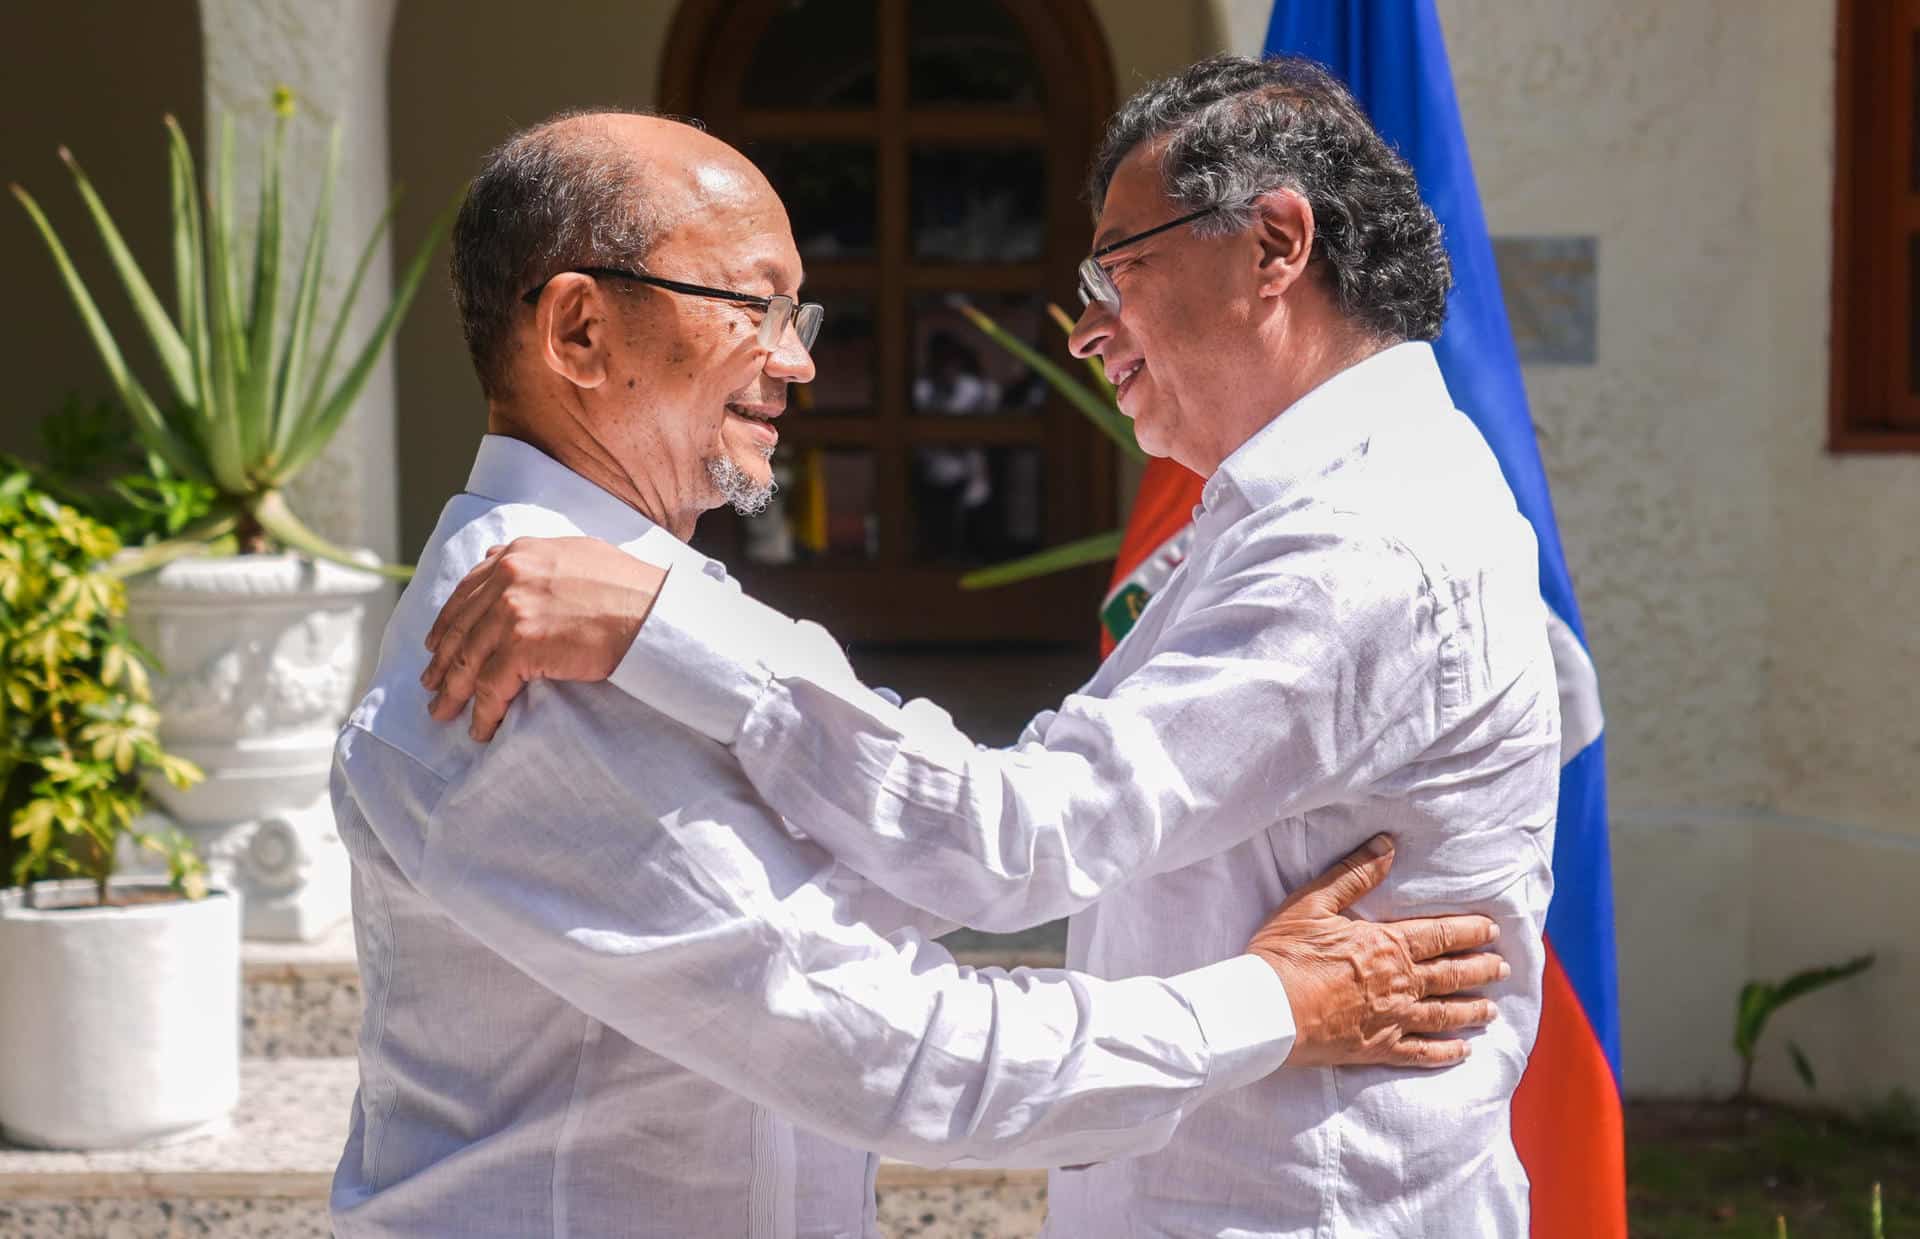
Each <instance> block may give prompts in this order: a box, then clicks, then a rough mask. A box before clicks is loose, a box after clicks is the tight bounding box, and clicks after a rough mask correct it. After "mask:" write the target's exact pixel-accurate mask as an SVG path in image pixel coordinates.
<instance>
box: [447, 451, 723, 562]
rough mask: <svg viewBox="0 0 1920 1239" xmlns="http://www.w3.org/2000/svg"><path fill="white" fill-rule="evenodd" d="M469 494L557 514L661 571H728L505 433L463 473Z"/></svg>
mask: <svg viewBox="0 0 1920 1239" xmlns="http://www.w3.org/2000/svg"><path fill="white" fill-rule="evenodd" d="M467 493H468V494H472V495H478V496H479V497H481V498H482V499H491V500H493V501H494V502H495V503H524V504H527V505H529V506H531V507H536V508H545V509H546V510H547V511H549V512H558V513H560V514H561V515H562V516H564V517H566V518H567V519H568V520H570V521H572V522H573V523H574V524H575V525H577V526H579V528H580V532H582V533H584V534H586V535H588V536H589V537H594V538H599V539H600V540H601V541H603V542H611V543H614V544H615V545H617V546H619V547H621V548H623V549H625V550H627V551H629V552H631V553H633V554H636V555H639V556H640V557H641V558H642V559H645V560H647V561H648V562H649V563H652V564H656V565H658V566H660V567H674V566H676V565H679V564H686V565H688V566H689V567H692V568H696V569H698V570H699V571H701V572H704V573H706V574H707V575H708V576H712V577H724V576H725V575H726V569H725V568H723V567H722V566H721V565H720V564H719V563H717V562H715V561H714V560H711V559H708V558H707V557H706V556H705V555H702V554H701V553H700V552H699V551H696V550H694V549H693V548H692V547H690V546H688V545H687V544H686V543H684V542H682V541H681V540H680V539H678V538H676V537H674V536H673V535H672V534H671V533H669V532H668V531H667V530H665V529H663V528H661V527H660V526H659V525H656V524H655V523H654V522H653V521H651V520H648V519H647V518H646V517H645V516H644V515H642V514H641V513H640V512H638V511H636V510H635V509H634V508H632V507H630V506H629V505H627V504H625V503H622V502H621V501H620V500H618V499H616V498H614V497H613V496H612V495H611V494H609V493H608V492H606V491H604V490H602V489H601V488H600V487H599V486H597V485H595V484H594V483H592V482H589V481H588V480H587V479H586V478H584V477H581V476H580V475H579V474H577V473H575V472H574V471H573V470H571V469H569V468H567V467H566V466H565V465H563V464H561V463H560V462H559V461H557V460H555V459H554V458H553V457H551V456H549V455H547V454H546V453H545V452H543V451H541V450H540V449H539V448H537V447H534V446H533V445H532V444H530V443H526V442H523V441H522V440H519V439H512V438H508V437H507V436H506V435H491V434H490V435H487V436H485V437H484V438H482V439H481V440H480V450H479V452H478V453H476V454H475V456H474V458H473V470H472V472H470V473H469V474H468V475H467Z"/></svg>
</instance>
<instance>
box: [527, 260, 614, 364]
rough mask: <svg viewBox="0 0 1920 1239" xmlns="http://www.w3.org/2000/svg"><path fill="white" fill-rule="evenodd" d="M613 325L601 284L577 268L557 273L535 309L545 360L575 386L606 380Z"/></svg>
mask: <svg viewBox="0 0 1920 1239" xmlns="http://www.w3.org/2000/svg"><path fill="white" fill-rule="evenodd" d="M611 327H612V324H611V323H609V322H608V321H607V307H606V301H605V298H604V297H603V295H602V293H601V290H600V286H599V285H598V284H596V283H595V282H594V280H593V277H592V276H587V275H580V274H577V273H574V272H568V273H566V274H564V275H556V276H554V277H553V279H552V280H551V281H549V282H548V284H547V286H546V288H545V289H544V290H542V291H541V294H540V304H539V306H538V307H536V308H535V310H534V330H535V331H536V332H538V333H539V344H540V357H541V360H543V361H545V362H546V363H547V368H548V369H549V370H552V371H553V372H554V373H555V374H557V375H559V376H560V377H561V378H563V379H565V380H567V382H569V383H572V384H573V385H574V386H575V387H584V388H594V387H598V386H600V384H602V383H604V382H606V380H607V344H608V341H609V337H610V331H611Z"/></svg>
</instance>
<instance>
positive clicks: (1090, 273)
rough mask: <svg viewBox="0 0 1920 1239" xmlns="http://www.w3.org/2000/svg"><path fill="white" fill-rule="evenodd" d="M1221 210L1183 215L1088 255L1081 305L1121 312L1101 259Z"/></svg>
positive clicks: (1117, 291) (1082, 270)
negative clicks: (1096, 304) (1102, 307)
mask: <svg viewBox="0 0 1920 1239" xmlns="http://www.w3.org/2000/svg"><path fill="white" fill-rule="evenodd" d="M1219 209H1220V208H1218V207H1202V208H1201V209H1200V210H1198V211H1195V212H1193V213H1192V214H1191V215H1182V216H1181V217H1180V218H1179V219H1175V220H1169V221H1167V222H1166V223H1164V224H1161V225H1159V226H1158V227H1155V228H1149V229H1147V230H1146V231H1145V232H1136V233H1134V234H1133V235H1132V236H1130V237H1122V238H1120V239H1119V240H1118V241H1114V242H1112V243H1111V244H1108V245H1103V246H1101V247H1100V248H1099V249H1097V250H1095V251H1093V253H1091V254H1089V255H1087V256H1086V257H1085V258H1083V259H1082V260H1081V261H1080V304H1081V305H1082V306H1089V305H1092V304H1093V303H1094V302H1096V301H1097V302H1099V303H1100V304H1101V305H1102V306H1104V307H1105V308H1106V310H1107V312H1108V313H1109V314H1118V313H1119V312H1120V288H1119V286H1118V285H1116V284H1115V283H1114V282H1113V277H1112V276H1111V275H1108V274H1107V269H1106V268H1105V267H1103V266H1101V265H1100V260H1101V259H1102V258H1105V257H1106V256H1107V255H1108V254H1111V253H1113V251H1115V250H1117V249H1123V248H1125V247H1126V246H1129V245H1132V244H1133V243H1134V242H1136V241H1144V240H1146V239H1147V238H1148V237H1152V236H1158V235H1159V234H1161V233H1163V232H1166V231H1168V230H1169V229H1173V228H1178V227H1179V226H1180V225H1182V224H1191V223H1192V222H1193V221H1194V220H1196V219H1199V218H1200V217H1201V216H1203V215H1211V214H1213V213H1214V212H1215V211H1217V210H1219Z"/></svg>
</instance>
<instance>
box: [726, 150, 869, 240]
mask: <svg viewBox="0 0 1920 1239" xmlns="http://www.w3.org/2000/svg"><path fill="white" fill-rule="evenodd" d="M746 153H747V158H749V159H751V160H753V162H754V163H755V164H757V165H758V166H759V168H760V170H761V171H762V172H764V173H766V174H767V180H768V181H770V182H772V183H773V188H774V192H776V193H778V194H779V195H780V198H781V201H783V202H785V203H786V205H787V217H788V218H789V219H791V220H792V221H793V239H794V241H795V242H796V243H798V245H799V246H800V256H801V257H802V258H806V259H826V260H831V259H835V258H871V257H873V238H874V184H875V163H874V152H873V147H871V146H863V145H860V144H857V143H835V142H754V143H751V144H750V145H748V147H747V148H746Z"/></svg>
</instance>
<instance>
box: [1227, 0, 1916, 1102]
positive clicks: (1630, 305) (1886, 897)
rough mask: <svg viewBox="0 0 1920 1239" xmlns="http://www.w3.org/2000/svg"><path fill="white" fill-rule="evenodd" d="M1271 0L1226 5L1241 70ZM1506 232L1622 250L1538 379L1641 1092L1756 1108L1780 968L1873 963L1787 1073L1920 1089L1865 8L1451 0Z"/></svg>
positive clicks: (1903, 542)
mask: <svg viewBox="0 0 1920 1239" xmlns="http://www.w3.org/2000/svg"><path fill="white" fill-rule="evenodd" d="M1268 9H1269V5H1268V4H1266V3H1265V2H1264V0H1225V2H1224V3H1221V4H1219V6H1218V12H1219V14H1220V17H1219V23H1220V27H1221V28H1222V29H1223V30H1225V31H1227V32H1229V35H1230V37H1231V39H1232V40H1233V42H1232V43H1231V45H1232V46H1234V47H1235V48H1236V50H1250V49H1251V48H1253V47H1255V46H1257V44H1258V41H1259V39H1260V37H1261V35H1262V34H1263V33H1264V23H1265V14H1266V12H1267V11H1268ZM1439 9H1440V14H1441V19H1442V23H1443V25H1444V27H1445V29H1446V33H1447V38H1448V44H1449V52H1450V54H1451V58H1452V64H1453V70H1454V77H1455V82H1456V87H1457V89H1458V92H1459V96H1460V103H1461V108H1462V112H1463V115H1464V119H1465V122H1466V125H1467V130H1468V136H1469V139H1470V141H1471V143H1472V147H1473V153H1474V161H1475V167H1476V172H1477V175H1478V179H1479V185H1480V191H1481V195H1482V198H1483V199H1484V202H1485V206H1486V212H1487V218H1488V223H1489V226H1490V228H1491V229H1492V231H1493V232H1494V233H1495V234H1496V235H1503V234H1504V235H1587V236H1593V237H1596V238H1597V239H1598V253H1599V263H1598V305H1599V316H1598V323H1599V327H1598V361H1597V363H1596V364H1594V365H1591V366H1578V367H1573V366H1564V367H1562V366H1531V367H1529V368H1528V370H1527V374H1526V380H1527V389H1528V393H1529V396H1530V397H1531V400H1532V405H1533V413H1534V417H1535V420H1536V423H1537V426H1538V430H1539V434H1540V440H1541V450H1542V455H1543V457H1544V459H1545V462H1546V466H1547V472H1548V476H1549V478H1550V480H1551V483H1552V486H1553V492H1554V498H1555V502H1556V505H1557V507H1558V514H1559V520H1560V528H1561V533H1562V536H1563V539H1564V541H1565V543H1566V548H1567V555H1568V559H1569V561H1570V563H1571V566H1572V569H1573V573H1574V579H1575V584H1576V586H1577V587H1578V590H1579V595H1580V599H1581V605H1582V609H1583V611H1584V612H1585V618H1586V622H1587V629H1588V632H1589V635H1590V638H1591V643H1592V646H1593V652H1594V658H1595V662H1596V663H1597V664H1598V666H1599V669H1600V675H1601V686H1602V690H1603V692H1604V694H1605V697H1606V703H1607V714H1608V723H1609V726H1608V736H1609V761H1610V775H1611V778H1610V790H1611V795H1612V799H1613V823H1612V827H1613V846H1614V870H1615V890H1616V897H1617V900H1618V910H1619V916H1618V924H1619V947H1620V960H1621V979H1622V1010H1623V1018H1624V1022H1625V1072H1626V1085H1627V1087H1628V1089H1629V1091H1632V1092H1637V1093H1672V1092H1693V1091H1699V1090H1701V1089H1707V1090H1720V1089H1725V1088H1729V1087H1731V1085H1732V1083H1733V1079H1734V1073H1735V1064H1734V1061H1733V1056H1732V1054H1731V1052H1730V1051H1729V1050H1728V1048H1727V1046H1728V1042H1729V1040H1730V1035H1731V1026H1732V1012H1733V1006H1734V999H1735V996H1736V994H1737V993H1738V990H1739V987H1740V985H1741V984H1742V982H1743V981H1745V980H1746V979H1747V978H1748V977H1752V976H1760V977H1777V976H1780V975H1783V974H1785V973H1787V972H1790V971H1793V970H1795V969H1798V968H1802V967H1807V966H1810V965H1813V964H1818V963H1825V962H1831V961H1836V960H1839V959H1842V958H1845V957H1848V956H1850V955H1853V954H1856V953H1859V952H1862V951H1868V950H1875V951H1878V952H1879V954H1880V962H1879V964H1878V966H1877V967H1876V969H1875V970H1874V971H1873V972H1872V973H1870V974H1869V975H1868V976H1867V977H1864V978H1862V979H1861V980H1859V981H1857V982H1854V983H1852V984H1850V985H1849V986H1847V987H1846V988H1845V989H1842V990H1837V991H1832V992H1829V993H1827V994H1823V995H1820V996H1818V997H1816V998H1813V999H1809V1000H1808V1001H1807V1003H1805V1004H1804V1005H1803V1006H1801V1007H1799V1008H1796V1009H1791V1010H1789V1012H1787V1013H1786V1014H1785V1015H1783V1016H1782V1017H1781V1018H1780V1019H1779V1021H1778V1022H1777V1024H1776V1025H1775V1028H1774V1030H1773V1031H1772V1032H1770V1033H1769V1041H1768V1042H1767V1043H1766V1044H1765V1045H1764V1046H1763V1053H1762V1067H1761V1073H1760V1079H1761V1083H1762V1086H1763V1087H1765V1088H1769V1089H1772V1090H1775V1091H1777V1092H1780V1093H1782V1094H1783V1095H1788V1096H1793V1095H1798V1094H1800V1091H1801V1090H1800V1086H1799V1084H1798V1083H1797V1082H1795V1081H1794V1079H1793V1077H1792V1075H1791V1072H1790V1070H1789V1069H1788V1067H1787V1060H1786V1056H1785V1054H1784V1051H1783V1049H1782V1045H1783V1043H1784V1042H1785V1041H1786V1040H1787V1039H1789V1038H1792V1039H1795V1040H1799V1041H1801V1042H1802V1043H1803V1044H1804V1045H1805V1046H1806V1048H1807V1050H1808V1052H1809V1053H1810V1055H1811V1056H1812V1057H1813V1059H1814V1061H1815V1063H1816V1065H1817V1066H1818V1067H1819V1068H1820V1069H1821V1078H1822V1094H1823V1095H1824V1096H1828V1097H1849V1096H1853V1097H1857V1096H1872V1095H1877V1094H1879V1093H1882V1092H1884V1091H1885V1090H1886V1089H1887V1088H1889V1087H1891V1086H1893V1085H1896V1084H1904V1085H1905V1086H1906V1087H1908V1088H1909V1089H1913V1088H1920V1050H1916V1049H1915V1048H1914V1046H1913V1044H1912V1042H1911V1039H1910V1038H1909V1037H1907V1036H1906V1035H1905V1033H1904V1031H1903V1030H1904V1028H1905V1026H1906V1023H1907V1020H1908V1018H1909V1017H1910V1016H1911V1014H1912V1012H1913V1011H1914V1010H1916V1009H1920V958H1916V956H1920V950H1917V949H1916V948H1917V947H1920V902H1916V900H1915V899H1914V898H1913V895H1912V892H1914V891H1916V890H1920V812H1917V811H1916V804H1920V762H1916V761H1915V756H1916V752H1920V716H1917V715H1916V712H1915V711H1914V710H1912V709H1910V708H1909V707H1908V704H1907V701H1908V697H1909V695H1910V694H1909V692H1908V691H1907V690H1906V687H1905V686H1906V685H1907V684H1908V683H1910V682H1911V681H1912V680H1913V678H1914V677H1915V674H1916V672H1920V626H1916V625H1915V624H1914V623H1913V621H1912V616H1913V615H1914V613H1915V610H1916V607H1917V606H1920V541H1917V540H1916V537H1915V531H1916V530H1920V459H1915V458H1914V457H1910V456H1907V457H1882V458H1868V457H1860V456H1845V457H1835V456H1830V455H1828V454H1827V453H1826V452H1825V450H1824V435H1825V425H1826V412H1827V330H1828V319H1827V315H1828V297H1829V277H1830V242H1831V193H1832V175H1833V164H1832V126H1833V111H1832V107H1833V90H1834V58H1833V32H1834V6H1833V4H1832V0H1798V2H1796V3H1794V4H1780V5H1766V6H1756V5H1751V4H1747V3H1744V2H1742V0H1697V2H1695V3H1688V4H1680V5H1676V4H1671V3H1666V2H1664V0H1614V2H1612V3H1609V4H1606V5H1594V4H1587V3H1583V2H1581V0H1542V2H1539V3H1534V4H1530V5H1525V6H1515V5H1513V4H1510V3H1506V2H1505V0H1439Z"/></svg>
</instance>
